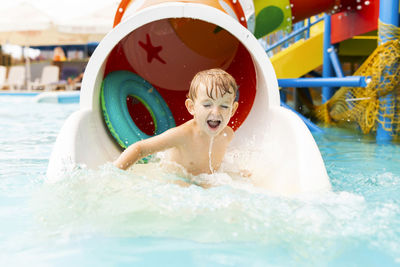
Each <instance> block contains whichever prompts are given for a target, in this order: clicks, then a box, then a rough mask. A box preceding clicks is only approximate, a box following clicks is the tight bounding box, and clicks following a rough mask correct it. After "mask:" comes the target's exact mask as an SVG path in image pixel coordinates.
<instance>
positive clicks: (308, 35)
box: [265, 17, 324, 52]
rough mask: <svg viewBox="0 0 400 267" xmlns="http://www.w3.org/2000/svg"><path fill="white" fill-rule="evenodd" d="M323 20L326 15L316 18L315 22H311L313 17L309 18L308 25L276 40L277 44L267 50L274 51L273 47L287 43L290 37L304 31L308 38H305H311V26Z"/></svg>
mask: <svg viewBox="0 0 400 267" xmlns="http://www.w3.org/2000/svg"><path fill="white" fill-rule="evenodd" d="M322 20H324V17H320V18H318V17H317V19H316V20H315V21H314V22H311V19H308V20H307V25H306V26H303V27H301V28H299V29H297V30H295V31H293V32H291V33H290V34H288V35H287V36H285V37H284V38H282V39H280V40H279V41H278V42H276V43H275V44H273V45H271V46H269V47H267V49H266V50H265V51H266V52H270V51H272V50H273V49H275V48H277V47H278V46H281V45H283V44H284V43H286V42H287V41H289V40H290V39H292V38H294V37H296V36H298V35H299V34H302V33H304V32H306V38H305V39H308V38H310V29H311V27H312V26H314V25H315V24H317V23H319V22H320V21H322Z"/></svg>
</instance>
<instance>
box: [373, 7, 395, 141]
mask: <svg viewBox="0 0 400 267" xmlns="http://www.w3.org/2000/svg"><path fill="white" fill-rule="evenodd" d="M379 19H380V21H381V22H383V23H386V24H392V25H394V26H396V27H399V0H380V1H379ZM394 38H396V37H395V36H388V31H386V32H385V33H383V32H382V31H381V29H379V39H380V40H381V43H385V42H387V41H390V40H392V39H394ZM383 72H384V73H385V72H390V66H387V70H386V71H385V69H384V70H383ZM381 82H385V81H384V78H383V77H382V79H381ZM379 103H380V104H379V109H380V112H379V117H378V128H377V131H376V141H377V142H378V143H388V142H390V141H391V140H392V139H393V119H392V118H391V117H390V116H391V115H392V114H393V112H394V107H395V105H396V99H395V97H394V95H393V94H387V95H385V96H382V97H380V98H379Z"/></svg>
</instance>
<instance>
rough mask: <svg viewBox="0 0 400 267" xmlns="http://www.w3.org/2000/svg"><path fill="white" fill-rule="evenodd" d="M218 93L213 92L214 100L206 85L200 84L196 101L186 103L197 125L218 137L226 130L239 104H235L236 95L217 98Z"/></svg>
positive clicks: (189, 100) (227, 94)
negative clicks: (208, 93)
mask: <svg viewBox="0 0 400 267" xmlns="http://www.w3.org/2000/svg"><path fill="white" fill-rule="evenodd" d="M216 91H217V90H213V92H214V95H213V97H214V99H212V98H210V97H209V96H208V95H207V89H206V87H205V86H204V84H200V85H199V88H198V90H197V95H196V98H195V100H194V101H192V100H191V99H187V100H186V103H185V104H186V107H187V109H188V111H189V113H190V114H192V115H193V117H194V120H195V121H196V123H197V125H198V126H199V127H200V128H201V129H202V130H203V131H204V132H206V133H207V134H208V135H209V136H216V135H217V134H219V133H220V132H221V131H222V130H223V129H225V127H226V126H227V125H228V122H229V120H230V118H231V117H232V116H233V114H234V113H235V111H236V109H237V107H238V103H237V102H234V100H235V96H234V94H229V93H226V94H224V95H223V96H221V95H220V94H218V96H216V95H215V92H216Z"/></svg>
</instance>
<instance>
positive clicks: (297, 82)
mask: <svg viewBox="0 0 400 267" xmlns="http://www.w3.org/2000/svg"><path fill="white" fill-rule="evenodd" d="M278 84H279V87H342V86H345V87H366V86H367V81H366V77H364V76H348V77H343V78H296V79H278Z"/></svg>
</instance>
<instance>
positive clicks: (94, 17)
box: [57, 1, 119, 34]
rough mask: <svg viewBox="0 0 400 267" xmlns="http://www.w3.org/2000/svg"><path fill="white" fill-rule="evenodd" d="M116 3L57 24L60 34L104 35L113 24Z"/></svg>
mask: <svg viewBox="0 0 400 267" xmlns="http://www.w3.org/2000/svg"><path fill="white" fill-rule="evenodd" d="M118 4H119V2H118V1H114V2H113V3H111V4H109V5H107V6H105V7H102V8H99V9H97V10H95V11H94V12H88V14H85V15H82V16H80V17H77V18H74V19H72V20H66V19H65V20H63V21H59V22H58V23H57V28H58V30H59V31H60V32H64V33H71V34H72V33H75V34H106V33H108V32H109V31H110V30H111V29H112V27H113V23H114V15H115V12H116V11H117V8H118Z"/></svg>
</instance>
